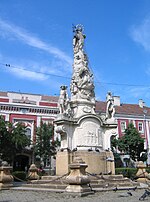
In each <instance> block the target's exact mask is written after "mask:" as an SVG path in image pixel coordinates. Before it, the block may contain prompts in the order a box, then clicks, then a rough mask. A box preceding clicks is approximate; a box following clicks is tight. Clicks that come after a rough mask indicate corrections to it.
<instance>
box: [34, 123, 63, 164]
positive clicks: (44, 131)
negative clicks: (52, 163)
mask: <svg viewBox="0 0 150 202" xmlns="http://www.w3.org/2000/svg"><path fill="white" fill-rule="evenodd" d="M59 145H60V142H59V141H58V139H57V140H56V141H54V126H53V125H52V124H46V123H42V122H41V126H40V127H38V128H37V131H36V143H35V146H34V152H35V155H36V156H37V155H38V156H39V157H40V159H42V160H43V162H44V167H45V166H46V162H47V160H48V159H49V158H50V157H51V156H54V155H55V154H56V148H57V146H59Z"/></svg>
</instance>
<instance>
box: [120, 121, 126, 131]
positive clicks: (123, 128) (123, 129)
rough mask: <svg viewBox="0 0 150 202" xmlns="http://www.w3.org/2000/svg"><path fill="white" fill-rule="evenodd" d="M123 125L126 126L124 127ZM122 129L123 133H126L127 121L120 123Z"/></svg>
mask: <svg viewBox="0 0 150 202" xmlns="http://www.w3.org/2000/svg"><path fill="white" fill-rule="evenodd" d="M122 124H124V126H123V125H122ZM122 126H123V127H122ZM120 128H121V132H124V131H125V129H126V128H127V124H126V121H121V122H120Z"/></svg>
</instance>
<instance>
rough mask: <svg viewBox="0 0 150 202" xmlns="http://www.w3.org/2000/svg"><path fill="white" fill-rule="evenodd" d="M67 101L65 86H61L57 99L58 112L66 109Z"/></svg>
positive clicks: (61, 112)
mask: <svg viewBox="0 0 150 202" xmlns="http://www.w3.org/2000/svg"><path fill="white" fill-rule="evenodd" d="M68 101H69V98H68V93H67V86H61V87H60V96H59V100H58V106H59V111H60V114H63V113H64V112H65V111H66V108H67V104H68Z"/></svg>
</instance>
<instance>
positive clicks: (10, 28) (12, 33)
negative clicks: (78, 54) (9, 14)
mask: <svg viewBox="0 0 150 202" xmlns="http://www.w3.org/2000/svg"><path fill="white" fill-rule="evenodd" d="M0 36H1V37H5V38H8V39H11V40H12V39H13V40H14V39H15V40H16V39H17V40H19V41H21V42H23V43H24V44H26V45H28V46H31V47H34V48H37V49H39V50H42V51H46V52H47V53H49V54H50V55H51V56H52V58H53V59H51V61H53V62H52V64H51V65H50V66H51V67H49V68H39V69H40V70H44V69H45V70H46V71H45V72H46V73H47V71H52V72H53V73H54V72H55V74H57V73H58V72H63V73H64V72H70V71H71V66H72V58H71V57H69V56H68V55H67V54H66V53H65V52H63V51H61V50H60V49H59V48H56V47H54V46H52V45H50V44H47V43H46V42H44V41H42V40H41V39H40V38H38V37H35V36H33V34H31V33H29V32H27V31H26V30H24V29H22V28H21V27H18V26H15V25H13V24H11V23H8V22H6V21H4V20H2V19H0ZM13 65H14V64H13ZM18 66H19V67H20V65H18ZM21 66H22V65H21ZM23 66H25V65H23ZM30 66H31V65H30ZM42 66H44V65H42ZM37 67H38V66H37ZM26 68H27V66H26ZM26 68H25V69H26ZM39 69H38V70H39ZM34 70H35V71H36V70H37V69H34ZM13 71H15V69H14V70H13ZM23 73H24V76H26V77H28V78H32V79H33V78H34V76H35V79H37V78H39V79H44V78H45V79H46V78H47V77H46V76H45V75H44V76H40V74H36V73H33V72H30V70H29V71H25V70H22V71H17V69H16V71H15V74H16V75H18V76H22V75H23ZM43 73H44V71H43ZM37 75H38V76H37ZM41 75H42V74H41Z"/></svg>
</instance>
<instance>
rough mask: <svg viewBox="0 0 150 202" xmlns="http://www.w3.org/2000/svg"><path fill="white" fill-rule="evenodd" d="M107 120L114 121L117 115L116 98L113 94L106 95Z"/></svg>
mask: <svg viewBox="0 0 150 202" xmlns="http://www.w3.org/2000/svg"><path fill="white" fill-rule="evenodd" d="M106 102H107V106H106V119H112V118H114V115H115V106H114V98H113V97H112V93H111V92H108V93H107V95H106Z"/></svg>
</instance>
